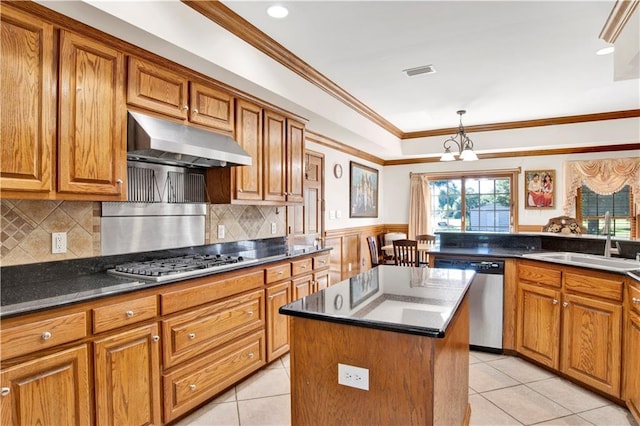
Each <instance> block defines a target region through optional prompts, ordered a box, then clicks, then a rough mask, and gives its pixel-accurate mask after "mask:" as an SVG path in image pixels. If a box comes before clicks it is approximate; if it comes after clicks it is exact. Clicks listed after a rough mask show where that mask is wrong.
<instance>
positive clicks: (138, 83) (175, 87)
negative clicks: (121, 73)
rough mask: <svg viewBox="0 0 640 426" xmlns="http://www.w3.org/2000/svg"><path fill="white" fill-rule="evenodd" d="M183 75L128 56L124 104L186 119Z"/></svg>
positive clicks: (187, 84) (187, 105) (186, 105)
mask: <svg viewBox="0 0 640 426" xmlns="http://www.w3.org/2000/svg"><path fill="white" fill-rule="evenodd" d="M188 95H189V83H188V80H187V78H186V77H184V76H181V75H180V74H178V73H175V72H173V71H169V70H168V69H165V68H162V67H159V66H158V65H156V64H152V63H149V62H145V61H142V60H140V59H138V58H134V57H129V78H128V80H127V103H128V104H131V105H135V106H139V107H142V108H146V109H149V110H151V111H156V112H159V113H161V114H166V115H169V116H171V117H175V118H179V119H182V120H186V119H187V116H188V113H189V103H188V99H187V96H188Z"/></svg>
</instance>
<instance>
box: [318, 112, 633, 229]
mask: <svg viewBox="0 0 640 426" xmlns="http://www.w3.org/2000/svg"><path fill="white" fill-rule="evenodd" d="M639 122H640V121H638V120H637V119H636V126H635V127H634V126H631V127H628V126H626V125H627V124H628V123H625V126H624V127H626V128H625V131H623V132H622V134H621V132H620V129H621V127H623V126H620V124H622V122H621V121H620V120H610V121H608V122H598V125H597V126H594V125H593V123H582V124H573V125H570V126H571V129H572V130H573V132H569V133H568V132H567V129H568V128H567V127H566V126H567V125H563V126H547V127H545V128H544V129H543V130H542V131H541V128H530V129H518V130H517V132H516V133H517V135H518V137H517V138H514V139H513V140H514V142H513V147H512V148H513V149H512V150H516V149H526V147H527V145H529V144H533V143H534V142H535V140H536V139H537V138H539V137H540V135H541V133H542V134H544V135H546V139H547V140H549V143H550V145H551V146H552V147H554V148H560V147H567V146H583V145H580V142H581V141H588V143H587V144H585V145H588V146H604V145H610V144H613V143H620V142H622V141H625V142H635V143H637V142H639V141H640V128H638V123H639ZM605 124H606V126H605ZM607 126H608V127H609V129H610V131H609V132H606V131H605V130H606V129H604V128H606V127H607ZM554 127H555V128H558V129H559V131H558V132H557V133H554V132H553V128H554ZM594 127H597V129H598V136H597V138H596V139H597V140H594ZM508 132H513V131H504V133H508ZM493 133H497V132H493ZM554 135H558V136H557V137H556V138H555V140H554ZM470 136H472V138H473V136H474V135H470ZM500 137H504V134H503V135H500ZM440 139H441V140H440ZM440 139H438V140H439V142H440V143H441V142H442V141H444V139H446V137H442V138H440ZM342 142H345V143H348V141H342ZM561 142H562V143H561ZM536 145H539V144H537V143H536ZM554 145H555V146H554ZM307 146H308V147H309V148H310V149H313V150H314V151H318V152H322V153H324V154H325V167H326V170H325V174H326V190H325V209H326V217H325V224H326V229H327V230H332V229H341V228H349V227H357V226H365V225H370V224H378V223H408V221H409V173H411V172H413V173H430V172H455V171H464V170H497V169H512V168H517V167H520V168H521V170H522V172H524V171H526V170H549V169H551V170H555V172H556V178H555V183H556V200H555V204H556V208H555V209H551V210H541V209H525V208H524V181H523V179H524V178H523V174H521V175H520V178H519V181H518V193H519V194H518V197H519V199H518V206H519V210H518V221H519V224H522V225H544V224H546V223H547V220H548V219H549V218H551V217H554V216H560V215H562V214H564V210H563V200H564V195H565V194H564V171H563V168H564V163H565V162H566V161H574V160H588V159H603V158H620V157H640V150H628V151H615V152H594V153H587V154H565V155H542V156H533V157H513V158H504V159H488V160H479V161H475V162H471V163H466V162H462V161H454V162H450V163H440V162H433V163H422V164H410V165H401V166H386V167H382V166H380V165H378V164H371V163H368V162H366V161H363V160H361V159H358V158H354V157H351V156H348V155H346V154H344V153H342V152H339V151H336V150H333V149H330V148H327V147H324V146H322V145H318V144H313V143H308V144H307ZM476 148H477V149H479V148H481V146H480V145H479V144H478V143H476ZM372 154H373V155H375V153H372ZM349 161H356V162H358V163H361V164H365V165H367V166H370V167H373V168H375V169H378V170H379V171H380V174H379V176H380V193H379V204H380V207H379V215H378V216H379V217H378V218H377V219H363V218H356V219H349ZM336 163H340V164H341V165H342V167H343V169H344V174H343V177H342V178H341V179H339V180H338V179H336V178H335V177H334V176H333V166H334V164H336ZM330 210H340V211H341V212H342V217H341V218H340V219H329V212H330Z"/></svg>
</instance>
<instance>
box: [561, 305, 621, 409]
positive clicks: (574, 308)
mask: <svg viewBox="0 0 640 426" xmlns="http://www.w3.org/2000/svg"><path fill="white" fill-rule="evenodd" d="M562 306H563V308H562V309H563V311H562V336H563V339H562V348H561V352H562V358H561V363H560V370H561V371H562V372H563V373H565V374H567V375H568V376H571V377H573V378H575V379H578V380H580V381H581V382H582V383H585V384H587V385H590V386H592V387H594V388H596V389H600V390H602V391H604V392H606V393H608V394H609V395H613V396H615V397H620V365H621V354H622V333H621V332H622V306H621V305H620V304H616V303H612V302H607V301H602V300H594V299H591V298H587V297H583V296H578V295H574V294H565V295H564V298H563V302H562Z"/></svg>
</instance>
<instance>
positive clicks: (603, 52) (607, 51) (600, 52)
mask: <svg viewBox="0 0 640 426" xmlns="http://www.w3.org/2000/svg"><path fill="white" fill-rule="evenodd" d="M614 50H616V48H615V47H613V46H609V47H603V48H602V49H600V50H598V51H597V52H596V55H600V56H602V55H608V54H610V53H613V51H614Z"/></svg>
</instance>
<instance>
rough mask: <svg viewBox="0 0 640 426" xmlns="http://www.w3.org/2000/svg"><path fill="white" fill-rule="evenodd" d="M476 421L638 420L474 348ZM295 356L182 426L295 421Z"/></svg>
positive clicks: (611, 424)
mask: <svg viewBox="0 0 640 426" xmlns="http://www.w3.org/2000/svg"><path fill="white" fill-rule="evenodd" d="M469 364H470V365H469V402H470V403H471V424H472V425H491V426H493V425H602V426H623V425H631V426H637V424H636V423H635V422H634V420H633V418H632V417H631V414H630V413H629V411H628V410H625V409H624V408H622V407H620V406H618V405H616V404H614V403H612V402H611V401H609V400H607V399H605V398H602V397H600V396H598V395H596V394H594V393H592V392H589V391H587V390H585V389H583V388H581V387H579V386H577V385H575V384H573V383H571V382H569V381H567V380H564V379H561V378H559V377H557V376H555V375H554V374H552V373H550V372H548V371H546V370H544V369H542V368H539V367H537V366H535V365H533V364H531V363H528V362H526V361H524V360H522V359H520V358H517V357H511V356H504V355H496V354H489V353H484V352H476V351H472V352H471V355H470V357H469ZM289 397H290V387H289V356H288V355H285V356H284V357H282V358H281V359H279V360H277V361H275V362H273V363H271V365H269V366H268V367H267V368H265V369H263V370H261V371H259V372H257V373H256V374H254V375H253V376H251V377H249V378H248V379H246V380H245V381H243V382H242V383H240V384H238V385H237V386H235V387H234V388H233V389H231V390H229V391H228V392H226V393H225V394H223V395H221V396H219V397H218V398H216V399H215V400H213V401H212V402H210V403H209V404H207V405H205V406H203V407H202V408H200V409H199V410H197V411H195V412H194V413H192V414H191V415H189V416H188V417H185V418H184V419H182V420H180V421H179V422H178V423H177V424H176V426H195V425H198V426H217V425H225V426H227V425H229V426H231V425H235V426H257V425H278V426H286V425H290V423H291V414H290V412H291V402H290V399H289Z"/></svg>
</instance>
